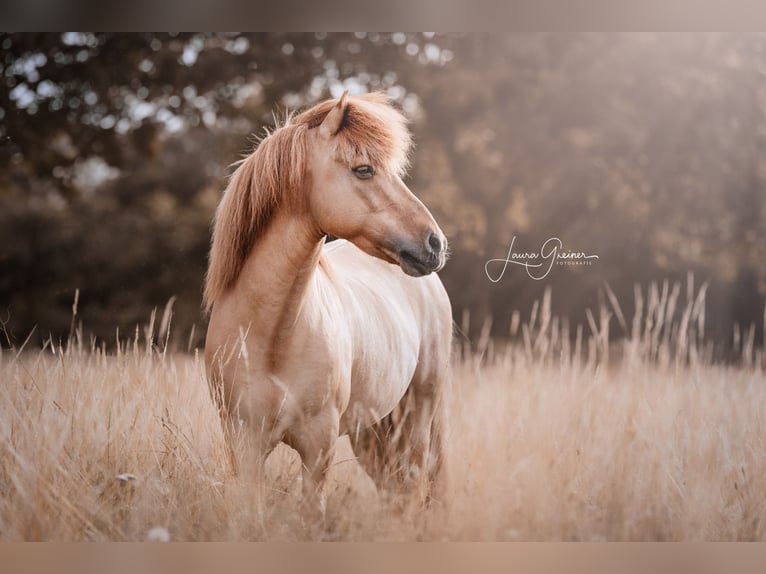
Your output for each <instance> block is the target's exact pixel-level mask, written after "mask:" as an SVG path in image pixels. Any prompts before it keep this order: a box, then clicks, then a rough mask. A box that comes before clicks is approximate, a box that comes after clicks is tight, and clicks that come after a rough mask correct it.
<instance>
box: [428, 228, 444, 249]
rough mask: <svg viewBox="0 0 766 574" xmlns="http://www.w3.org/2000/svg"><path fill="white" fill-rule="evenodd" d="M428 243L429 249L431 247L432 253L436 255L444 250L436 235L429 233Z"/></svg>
mask: <svg viewBox="0 0 766 574" xmlns="http://www.w3.org/2000/svg"><path fill="white" fill-rule="evenodd" d="M427 242H428V247H430V248H431V251H433V252H434V253H439V251H441V250H442V241H441V239H439V236H438V235H436V233H429V234H428V240H427Z"/></svg>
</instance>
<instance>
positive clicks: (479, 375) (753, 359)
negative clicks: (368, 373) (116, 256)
mask: <svg viewBox="0 0 766 574" xmlns="http://www.w3.org/2000/svg"><path fill="white" fill-rule="evenodd" d="M704 309H705V286H704V285H703V286H702V287H701V288H699V289H695V287H694V283H693V278H692V277H689V279H688V281H687V285H686V286H685V289H682V286H681V285H669V284H667V283H664V284H662V285H650V286H649V288H648V289H642V288H640V287H636V290H635V314H634V316H633V317H632V318H627V317H626V316H625V315H624V312H623V309H622V308H621V307H620V304H619V302H618V300H617V297H616V296H615V295H614V293H613V292H612V291H611V290H610V289H609V288H608V287H605V290H604V293H603V294H602V296H601V298H600V306H599V309H597V310H595V311H594V310H591V311H589V312H588V314H587V319H588V321H587V325H585V326H582V325H578V326H576V327H575V328H574V329H571V328H570V325H569V322H568V321H566V320H565V319H563V318H558V317H555V316H553V315H552V313H551V294H550V292H546V293H545V295H544V297H543V299H542V300H541V302H540V303H539V304H537V305H535V307H534V309H533V312H532V314H531V316H530V317H529V320H527V321H523V320H522V319H521V317H520V315H519V314H518V313H515V314H514V315H513V319H512V322H511V325H510V329H509V334H510V335H511V342H510V343H507V344H506V343H503V344H499V343H497V342H496V341H494V340H493V339H492V338H491V337H490V336H489V333H490V330H491V326H492V325H491V322H490V321H486V322H484V323H483V328H482V331H481V336H480V338H479V340H478V351H477V352H469V350H468V348H467V347H466V346H463V345H460V344H459V345H458V347H457V348H456V356H459V357H458V358H457V359H456V365H455V376H454V383H453V385H452V389H451V392H450V394H449V396H448V397H447V400H448V403H449V410H450V413H451V416H450V427H449V429H448V437H447V457H448V470H449V474H450V477H451V486H450V489H449V496H448V497H447V499H446V500H445V501H443V504H441V505H437V506H435V507H431V508H428V509H425V508H423V507H421V506H420V505H419V504H418V503H417V502H415V499H414V498H413V497H411V496H410V495H408V493H405V492H400V491H397V490H396V489H395V488H392V489H389V490H385V491H382V492H376V491H375V488H374V486H373V485H372V482H371V481H370V480H369V478H368V477H367V476H366V475H365V474H364V473H363V472H362V471H361V470H360V468H359V467H358V466H357V464H356V462H355V461H354V460H353V455H352V453H351V452H350V449H349V448H348V444H347V442H346V440H345V439H341V443H342V444H341V448H340V449H339V453H338V455H337V457H336V461H335V464H334V465H333V467H332V469H331V473H330V477H329V480H328V485H327V492H328V504H327V511H326V513H325V515H324V516H323V517H321V518H317V517H316V516H312V517H308V516H304V515H303V514H302V513H301V510H300V509H301V506H300V503H299V501H300V473H299V467H298V464H299V463H298V458H297V456H296V455H295V454H294V453H293V452H292V451H291V450H290V449H288V448H287V447H279V448H278V449H277V451H275V453H274V454H273V455H272V457H271V458H270V459H269V461H268V465H267V467H268V472H267V477H266V479H265V480H264V481H263V482H261V483H258V484H255V483H254V482H253V481H252V480H249V479H248V477H247V476H245V475H239V476H235V475H233V474H232V473H231V472H230V471H229V469H228V466H227V460H226V451H225V448H224V443H223V437H222V433H221V430H220V426H219V421H218V414H217V413H216V411H215V409H214V407H213V403H212V401H211V400H210V397H209V394H208V390H207V385H206V383H205V378H204V367H203V364H202V361H201V360H200V358H199V357H198V356H197V354H180V353H172V352H169V351H168V348H167V341H168V338H167V337H168V332H169V329H170V323H171V321H170V318H171V313H172V301H171V302H169V304H168V305H167V306H166V309H165V313H164V314H163V318H162V319H161V320H160V322H159V323H160V324H159V328H158V329H157V331H158V333H157V336H155V317H154V315H152V317H151V320H150V323H149V325H148V326H147V328H146V329H145V330H144V332H143V333H141V332H140V331H139V330H136V333H135V336H134V337H133V338H131V339H130V340H122V341H121V342H120V343H119V344H118V345H117V349H116V351H115V352H111V353H107V352H106V351H105V350H104V348H103V347H99V346H97V345H96V344H95V343H93V342H91V343H90V344H85V342H84V339H83V335H82V327H81V326H76V324H75V319H76V307H75V309H74V318H73V327H72V336H71V337H70V340H69V341H68V342H67V343H65V344H63V345H61V344H58V343H55V342H54V341H53V340H49V341H48V343H47V344H46V345H45V346H44V348H43V349H42V350H38V351H32V350H30V349H21V348H19V349H12V350H10V351H9V350H5V351H0V538H1V539H3V540H144V539H146V538H147V537H149V538H153V539H164V538H165V534H166V533H168V534H169V536H170V538H171V539H172V540H305V539H311V540H432V539H439V540H441V539H456V540H681V539H693V540H762V539H764V538H766V525H765V524H764V520H763V517H764V516H766V445H764V442H766V432H765V431H766V428H764V415H763V413H764V412H766V379H765V378H764V375H763V368H762V367H763V356H764V351H763V349H756V348H755V344H754V334H753V333H754V330H753V329H752V328H751V327H749V326H748V327H746V328H745V329H742V330H740V335H739V339H738V340H737V341H736V345H737V346H736V348H737V352H738V353H739V355H740V363H741V364H739V365H736V366H735V365H728V366H725V365H716V364H713V363H712V360H711V359H712V347H711V344H710V342H708V341H707V339H706V338H705V333H704V329H705V310H704ZM765 319H766V318H765ZM469 322H470V316H468V315H466V316H465V318H464V325H463V327H464V329H465V330H466V331H467V329H468V327H469V326H470V325H469ZM615 332H617V333H618V334H619V337H620V338H616V337H615ZM118 340H119V336H118ZM239 448H246V446H244V445H243V446H240V447H239Z"/></svg>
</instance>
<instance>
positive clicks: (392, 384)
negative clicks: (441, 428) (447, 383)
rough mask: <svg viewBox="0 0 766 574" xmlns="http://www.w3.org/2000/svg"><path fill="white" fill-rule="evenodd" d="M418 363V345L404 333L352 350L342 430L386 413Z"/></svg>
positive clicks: (397, 402)
mask: <svg viewBox="0 0 766 574" xmlns="http://www.w3.org/2000/svg"><path fill="white" fill-rule="evenodd" d="M417 362H418V346H417V342H416V341H414V340H408V338H407V337H406V336H404V335H401V336H399V337H396V338H394V339H389V340H388V341H387V343H386V344H385V345H381V344H380V341H376V342H375V344H371V345H370V346H369V347H364V346H360V347H358V348H357V349H356V354H355V357H354V361H353V365H352V369H351V381H350V385H351V388H350V400H349V404H348V408H347V409H346V413H345V414H344V416H343V422H344V423H345V426H346V429H349V428H355V427H356V426H362V427H366V426H370V425H372V424H373V423H375V422H377V421H378V420H380V419H381V418H383V417H384V416H386V415H387V414H388V413H390V412H391V411H392V410H393V409H394V407H396V405H397V404H399V401H400V400H401V399H402V397H403V396H404V393H405V392H406V391H407V387H408V386H409V384H410V381H412V377H413V375H414V373H415V369H416V367H417Z"/></svg>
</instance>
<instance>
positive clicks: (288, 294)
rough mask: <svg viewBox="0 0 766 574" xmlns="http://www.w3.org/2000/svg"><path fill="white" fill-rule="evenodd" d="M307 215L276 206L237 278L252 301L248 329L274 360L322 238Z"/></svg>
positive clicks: (297, 307) (290, 327)
mask: <svg viewBox="0 0 766 574" xmlns="http://www.w3.org/2000/svg"><path fill="white" fill-rule="evenodd" d="M322 237H323V236H322V234H321V233H320V232H319V230H317V229H316V228H315V227H314V226H312V225H311V224H310V222H309V221H308V220H307V219H306V218H302V217H298V216H293V215H291V214H289V213H285V212H280V211H278V212H277V213H276V214H275V215H274V217H273V219H272V221H271V222H270V223H269V224H268V227H267V228H266V230H265V231H264V233H263V235H262V236H261V237H260V238H259V239H258V241H256V243H255V245H254V246H253V248H252V250H251V252H250V255H249V256H248V258H247V260H246V261H245V264H244V266H243V268H242V275H241V276H240V279H239V281H238V284H237V291H238V296H239V297H244V298H246V300H247V301H248V302H249V303H250V304H252V307H251V309H250V313H251V316H252V318H253V320H252V325H251V329H252V330H251V334H252V335H253V336H255V337H257V338H258V339H259V342H260V343H261V345H259V346H260V347H261V349H263V351H264V352H265V356H264V359H265V360H267V361H268V362H269V363H271V366H274V364H276V363H277V362H278V361H279V354H280V351H282V350H284V348H285V346H286V344H287V342H289V338H290V337H291V336H292V334H293V329H294V327H295V325H296V319H297V316H298V313H299V312H300V309H301V306H302V304H303V302H304V299H305V297H306V296H307V294H308V290H309V287H310V282H311V278H312V275H313V274H314V272H315V270H316V268H317V264H318V262H319V256H320V254H321V251H322V245H323V243H324V240H323V238H322Z"/></svg>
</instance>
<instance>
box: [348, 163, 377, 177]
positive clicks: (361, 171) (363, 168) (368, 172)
mask: <svg viewBox="0 0 766 574" xmlns="http://www.w3.org/2000/svg"><path fill="white" fill-rule="evenodd" d="M351 171H353V172H354V175H355V176H356V177H358V178H359V179H370V178H371V177H372V176H373V175H375V170H374V169H372V166H370V165H360V166H359V167H355V168H354V169H352V170H351Z"/></svg>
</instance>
